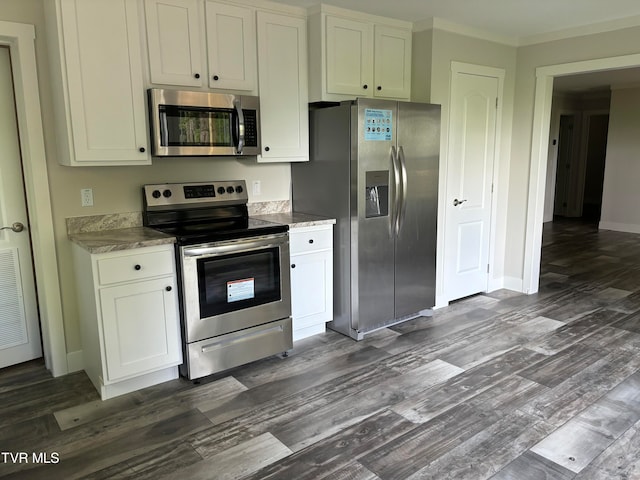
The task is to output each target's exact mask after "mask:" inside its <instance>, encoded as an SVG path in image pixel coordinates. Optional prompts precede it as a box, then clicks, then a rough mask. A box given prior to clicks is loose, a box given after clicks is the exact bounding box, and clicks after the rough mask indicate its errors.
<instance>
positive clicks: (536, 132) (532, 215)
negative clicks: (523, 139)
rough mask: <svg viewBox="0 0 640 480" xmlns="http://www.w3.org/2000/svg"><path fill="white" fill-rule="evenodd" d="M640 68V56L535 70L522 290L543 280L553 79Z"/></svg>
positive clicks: (531, 290)
mask: <svg viewBox="0 0 640 480" xmlns="http://www.w3.org/2000/svg"><path fill="white" fill-rule="evenodd" d="M634 67H640V54H638V53H636V54H631V55H621V56H618V57H607V58H598V59H595V60H583V61H579V62H571V63H561V64H557V65H549V66H544V67H538V68H537V69H536V90H535V99H534V106H533V129H532V135H531V162H530V167H529V195H528V197H527V220H526V226H525V246H524V268H523V273H522V291H523V292H524V293H529V294H531V293H536V292H537V291H538V286H539V280H540V257H541V251H542V224H543V219H544V198H545V190H546V180H547V175H546V174H547V152H548V142H549V130H550V126H551V103H552V97H553V78H554V77H560V76H564V75H572V74H576V73H588V72H598V71H604V70H617V69H621V68H634Z"/></svg>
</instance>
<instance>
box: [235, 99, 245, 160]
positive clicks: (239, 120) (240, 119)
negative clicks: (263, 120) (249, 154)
mask: <svg viewBox="0 0 640 480" xmlns="http://www.w3.org/2000/svg"><path fill="white" fill-rule="evenodd" d="M233 106H234V107H235V109H236V131H237V132H238V136H237V138H238V143H237V145H236V153H242V149H243V148H244V114H243V113H242V105H240V99H238V98H236V99H235V100H234V101H233Z"/></svg>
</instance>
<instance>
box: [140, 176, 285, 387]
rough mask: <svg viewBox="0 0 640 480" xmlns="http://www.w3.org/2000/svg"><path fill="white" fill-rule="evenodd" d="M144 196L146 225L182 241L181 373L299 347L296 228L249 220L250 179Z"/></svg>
mask: <svg viewBox="0 0 640 480" xmlns="http://www.w3.org/2000/svg"><path fill="white" fill-rule="evenodd" d="M143 194H144V224H145V225H146V226H148V227H151V228H154V229H156V230H159V231H162V232H165V233H167V234H170V235H174V236H175V237H176V239H177V243H176V263H177V266H178V276H179V278H178V280H179V281H178V283H179V285H180V304H181V308H180V310H181V322H182V333H183V344H184V359H185V360H184V363H183V365H182V366H181V369H180V373H181V374H182V375H183V376H185V377H187V378H189V379H196V378H200V377H204V376H206V375H210V374H212V373H216V372H220V371H222V370H226V369H228V368H232V367H235V366H238V365H242V364H244V363H248V362H251V361H254V360H258V359H260V358H265V357H268V356H270V355H274V354H277V353H280V352H286V351H287V350H289V349H291V348H292V347H293V341H292V334H291V299H290V277H289V234H288V226H287V225H279V224H275V223H270V222H264V221H260V220H257V219H252V218H249V215H248V211H247V201H248V197H247V193H246V185H245V182H244V180H238V181H219V182H218V181H211V182H197V183H171V184H156V185H145V186H144V187H143Z"/></svg>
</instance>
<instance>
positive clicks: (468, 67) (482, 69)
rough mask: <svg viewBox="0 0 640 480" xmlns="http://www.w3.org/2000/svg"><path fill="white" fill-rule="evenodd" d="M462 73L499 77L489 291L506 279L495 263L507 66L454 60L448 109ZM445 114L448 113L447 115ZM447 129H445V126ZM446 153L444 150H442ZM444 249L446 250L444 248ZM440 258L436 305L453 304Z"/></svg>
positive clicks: (444, 202) (446, 171)
mask: <svg viewBox="0 0 640 480" xmlns="http://www.w3.org/2000/svg"><path fill="white" fill-rule="evenodd" d="M458 73H466V74H469V75H478V76H485V77H493V78H497V79H498V107H497V110H496V136H495V142H496V143H495V146H494V160H493V173H492V182H493V193H492V201H491V220H490V223H489V228H490V232H489V259H488V261H489V272H487V291H493V290H497V289H499V288H502V286H503V280H502V279H494V278H493V273H494V270H495V269H494V262H495V246H496V230H497V218H498V202H497V201H495V199H496V198H498V195H499V193H498V190H499V185H500V184H499V171H500V146H501V142H502V140H501V138H502V114H503V105H504V80H505V75H506V72H505V70H504V69H503V68H496V67H488V66H486V65H476V64H473V63H464V62H457V61H452V62H451V75H450V78H449V105H448V109H449V111H450V110H451V106H452V105H453V96H454V93H455V92H454V91H453V88H454V84H453V78H454V75H455V74H458ZM443 117H444V116H443ZM450 121H451V115H450V114H449V115H448V120H447V126H446V132H447V136H446V140H444V141H443V142H442V144H443V145H445V146H446V155H445V156H444V158H445V162H444V168H442V173H443V174H444V176H443V182H441V183H440V185H441V191H442V192H444V196H443V197H441V201H440V205H439V209H438V210H439V211H441V212H443V215H442V218H443V222H442V228H440V226H439V227H438V231H439V232H442V234H441V235H440V236H439V239H438V240H439V241H438V249H440V246H442V247H443V248H447V245H446V238H445V232H446V228H447V225H448V221H449V220H450V219H448V218H447V215H446V212H447V203H448V202H449V198H450V195H449V191H448V184H449V182H448V180H449V177H448V176H449V138H450V131H449V130H450V128H451V125H450ZM443 130H444V129H443ZM441 153H442V152H441ZM441 251H444V250H441ZM439 257H440V258H439V259H438V264H437V265H436V270H437V271H440V272H442V274H441V275H440V276H439V277H440V280H439V282H438V283H439V285H438V288H437V290H436V308H441V307H445V306H447V305H448V304H449V301H450V300H451V299H449V298H448V295H447V289H446V285H445V284H444V283H445V274H444V272H445V264H444V262H445V258H446V255H440V256H439Z"/></svg>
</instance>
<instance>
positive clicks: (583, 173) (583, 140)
mask: <svg viewBox="0 0 640 480" xmlns="http://www.w3.org/2000/svg"><path fill="white" fill-rule="evenodd" d="M610 112H611V111H610V110H605V109H593V110H584V111H583V112H582V125H581V127H580V128H581V135H580V164H579V170H578V175H579V178H578V198H579V200H580V215H581V216H582V215H583V214H584V188H585V184H586V181H587V158H588V156H589V136H590V133H589V130H590V128H591V119H592V118H593V117H596V116H599V115H607V116H610V115H609V114H610ZM605 163H606V156H605ZM600 206H601V207H602V205H600Z"/></svg>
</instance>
